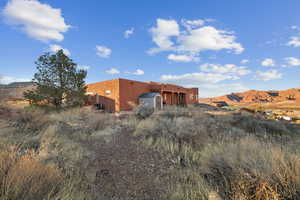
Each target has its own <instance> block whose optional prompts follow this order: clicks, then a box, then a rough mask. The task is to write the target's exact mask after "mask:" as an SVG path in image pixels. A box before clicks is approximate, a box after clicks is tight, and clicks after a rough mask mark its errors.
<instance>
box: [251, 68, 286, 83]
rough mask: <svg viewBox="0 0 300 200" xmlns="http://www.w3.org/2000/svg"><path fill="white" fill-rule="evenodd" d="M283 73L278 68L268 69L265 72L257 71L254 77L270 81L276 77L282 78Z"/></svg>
mask: <svg viewBox="0 0 300 200" xmlns="http://www.w3.org/2000/svg"><path fill="white" fill-rule="evenodd" d="M281 78H282V74H281V73H279V72H278V71H277V70H274V69H273V70H268V71H265V72H262V71H256V76H255V77H254V80H262V81H270V80H275V79H281Z"/></svg>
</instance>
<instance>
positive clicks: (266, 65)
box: [261, 58, 276, 67]
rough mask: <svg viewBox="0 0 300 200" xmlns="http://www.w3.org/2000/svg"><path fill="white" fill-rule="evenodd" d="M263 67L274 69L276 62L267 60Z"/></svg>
mask: <svg viewBox="0 0 300 200" xmlns="http://www.w3.org/2000/svg"><path fill="white" fill-rule="evenodd" d="M261 65H262V66H264V67H274V66H275V65H276V62H275V61H274V60H273V59H271V58H266V59H264V60H263V61H262V62H261Z"/></svg>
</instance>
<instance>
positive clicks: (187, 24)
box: [181, 19, 205, 30]
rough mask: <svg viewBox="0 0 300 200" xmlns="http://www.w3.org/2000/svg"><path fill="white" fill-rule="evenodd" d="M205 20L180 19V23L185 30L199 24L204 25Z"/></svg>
mask: <svg viewBox="0 0 300 200" xmlns="http://www.w3.org/2000/svg"><path fill="white" fill-rule="evenodd" d="M204 23H205V20H202V19H197V20H185V19H182V20H181V24H182V25H183V26H184V27H186V29H187V30H192V29H194V28H197V27H199V26H202V25H204Z"/></svg>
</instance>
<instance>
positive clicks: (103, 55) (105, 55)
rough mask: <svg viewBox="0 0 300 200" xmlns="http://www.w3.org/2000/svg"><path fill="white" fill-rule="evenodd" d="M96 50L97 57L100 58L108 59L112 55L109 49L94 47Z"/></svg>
mask: <svg viewBox="0 0 300 200" xmlns="http://www.w3.org/2000/svg"><path fill="white" fill-rule="evenodd" d="M96 50H97V55H98V56H99V57H101V58H109V57H110V55H111V53H112V50H111V49H109V48H107V47H105V46H100V45H97V46H96Z"/></svg>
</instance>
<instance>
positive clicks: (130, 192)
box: [95, 134, 170, 200]
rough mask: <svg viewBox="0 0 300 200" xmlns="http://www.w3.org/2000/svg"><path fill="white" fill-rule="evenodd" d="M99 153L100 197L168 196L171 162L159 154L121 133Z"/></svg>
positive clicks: (155, 197) (158, 197)
mask: <svg viewBox="0 0 300 200" xmlns="http://www.w3.org/2000/svg"><path fill="white" fill-rule="evenodd" d="M97 155H98V156H99V157H98V159H97V161H96V163H95V164H96V165H97V166H99V167H98V171H97V173H96V174H97V175H96V177H97V178H96V184H97V186H98V188H99V194H100V196H99V197H101V198H100V199H118V200H119V199H120V200H121V199H122V200H127V199H143V200H152V199H153V200H154V199H155V200H157V199H166V194H167V191H166V189H167V188H166V187H165V184H164V183H165V182H166V181H168V178H167V177H168V176H167V171H168V169H169V167H170V163H168V161H166V159H165V158H163V157H162V155H161V154H160V153H158V152H156V151H154V150H150V149H148V148H146V147H145V146H143V145H140V144H137V142H136V141H135V139H134V138H133V137H132V136H130V134H122V135H119V136H116V137H115V138H114V139H113V141H111V143H109V144H107V145H103V146H101V147H100V148H99V149H98V153H97Z"/></svg>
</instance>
